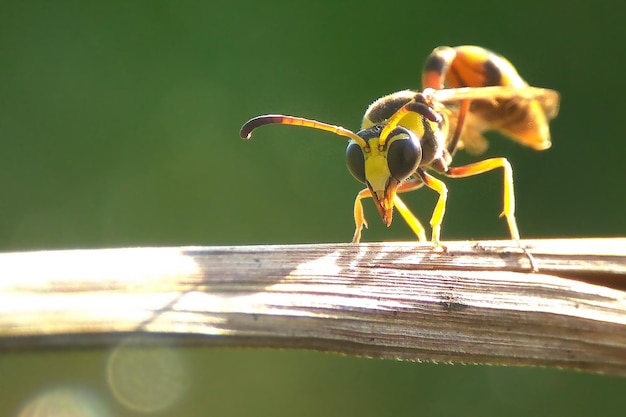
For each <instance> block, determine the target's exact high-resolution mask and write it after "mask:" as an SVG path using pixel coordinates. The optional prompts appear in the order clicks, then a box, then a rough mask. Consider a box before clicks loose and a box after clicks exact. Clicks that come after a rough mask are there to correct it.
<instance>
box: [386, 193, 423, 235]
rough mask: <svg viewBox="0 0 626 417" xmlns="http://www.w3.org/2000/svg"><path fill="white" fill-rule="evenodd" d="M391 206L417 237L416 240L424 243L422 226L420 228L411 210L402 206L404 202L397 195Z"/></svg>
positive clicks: (404, 205) (420, 224)
mask: <svg viewBox="0 0 626 417" xmlns="http://www.w3.org/2000/svg"><path fill="white" fill-rule="evenodd" d="M393 205H394V206H395V208H397V209H398V213H400V215H401V216H402V218H403V219H404V221H405V222H406V224H408V225H409V227H410V228H411V230H413V233H415V235H416V236H417V240H419V241H420V242H425V241H426V231H425V229H424V226H422V223H420V221H419V219H418V218H417V217H415V215H414V214H413V213H412V212H411V210H409V208H408V207H407V206H406V204H404V201H402V200H401V199H400V197H398V195H397V194H396V195H395V196H394V197H393Z"/></svg>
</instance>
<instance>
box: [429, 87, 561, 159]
mask: <svg viewBox="0 0 626 417" xmlns="http://www.w3.org/2000/svg"><path fill="white" fill-rule="evenodd" d="M424 95H425V96H426V97H427V98H429V99H430V100H431V101H432V102H433V104H435V103H441V105H443V107H445V108H446V109H447V110H448V111H449V113H451V114H455V112H457V113H458V107H459V106H455V103H460V102H462V101H465V100H470V101H471V105H470V110H469V113H468V114H467V116H466V118H465V121H464V124H463V133H462V134H461V142H463V144H464V145H465V146H466V147H467V148H468V150H470V148H475V152H473V153H476V152H480V151H481V150H484V149H486V146H485V144H484V143H483V141H484V138H483V137H482V133H483V132H485V131H491V130H493V131H498V132H500V133H502V134H504V135H505V136H508V137H510V138H511V139H513V140H515V141H517V142H519V143H522V144H524V145H526V146H530V147H531V148H533V149H536V150H544V149H548V148H549V147H550V146H551V141H550V129H549V126H548V122H549V121H550V120H551V119H553V118H554V117H556V115H557V114H558V112H559V93H557V92H556V91H554V90H549V89H545V88H537V87H522V88H520V87H510V86H495V87H461V88H446V89H441V90H434V89H426V90H424ZM473 144H475V145H476V146H472V145H473Z"/></svg>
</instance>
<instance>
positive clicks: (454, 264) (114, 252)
mask: <svg viewBox="0 0 626 417" xmlns="http://www.w3.org/2000/svg"><path fill="white" fill-rule="evenodd" d="M523 245H524V247H525V248H526V250H527V252H528V253H525V251H524V250H521V249H520V248H519V247H517V246H515V245H514V244H512V242H510V241H489V242H446V250H445V251H435V250H433V248H432V246H431V245H430V244H420V243H401V242H397V243H371V244H359V245H353V244H325V245H289V246H236V247H179V248H123V249H95V250H66V251H41V252H21V253H5V254H0V349H24V348H28V349H43V348H51V347H64V348H65V347H80V346H103V345H111V344H115V343H118V342H120V341H121V340H123V339H125V338H127V337H130V336H132V337H136V336H138V335H139V336H146V337H153V338H157V340H161V339H173V340H174V341H175V342H177V343H185V344H198V345H202V346H252V347H278V348H302V349H315V350H323V351H332V352H338V353H343V354H349V355H359V356H369V357H381V358H397V359H404V360H427V361H443V362H456V363H490V364H501V365H534V366H550V367H561V368H570V369H579V370H587V371H593V372H606V373H611V374H617V375H626V292H625V290H626V238H613V239H567V240H534V241H533V240H530V241H524V242H523ZM528 254H532V258H533V260H534V264H535V267H536V268H537V270H535V271H533V270H532V267H531V262H530V259H529V255H528Z"/></svg>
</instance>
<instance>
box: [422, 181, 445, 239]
mask: <svg viewBox="0 0 626 417" xmlns="http://www.w3.org/2000/svg"><path fill="white" fill-rule="evenodd" d="M418 172H419V174H420V177H421V179H422V181H424V184H426V186H427V187H428V188H430V189H432V190H435V191H437V192H438V193H439V199H438V200H437V205H436V206H435V209H434V210H433V215H432V217H431V218H430V226H431V227H432V228H433V231H432V241H433V243H434V244H435V246H439V245H440V240H439V239H440V238H441V223H442V222H443V215H444V214H445V212H446V201H447V200H448V188H447V187H446V185H445V184H444V183H443V182H442V181H441V180H438V179H437V178H435V177H432V176H430V175H428V174H427V173H425V172H424V171H422V170H421V169H419V170H418Z"/></svg>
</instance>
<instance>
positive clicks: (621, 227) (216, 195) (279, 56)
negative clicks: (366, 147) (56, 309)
mask: <svg viewBox="0 0 626 417" xmlns="http://www.w3.org/2000/svg"><path fill="white" fill-rule="evenodd" d="M617 4H618V3H617V2H611V1H596V2H587V1H569V2H564V1H562V2H546V1H539V0H526V1H522V2H507V1H502V2H493V1H485V0H474V1H462V0H450V1H448V2H426V1H418V0H410V1H400V2H396V3H390V2H387V3H381V2H379V1H376V2H375V1H358V2H357V1H346V2H336V1H330V0H318V1H310V2H306V1H295V2H294V1H284V0H268V1H265V2H253V1H238V0H234V1H223V2H200V1H178V2H174V1H171V2H165V1H156V0H155V1H149V2H135V1H108V2H81V1H43V0H42V1H39V2H37V1H26V2H17V1H15V2H11V1H3V2H1V3H0V144H1V145H2V152H1V153H0V189H1V190H2V201H1V202H0V250H1V251H16V250H32V249H62V248H97V247H123V246H138V245H150V246H156V245H158V246H165V245H226V244H228V245H231V244H237V245H243V244H261V243H263V244H274V243H318V242H345V241H348V240H350V238H351V236H352V232H353V220H352V204H353V199H354V196H355V194H356V192H357V191H358V190H359V189H360V184H358V183H357V182H356V181H355V180H354V179H353V178H352V177H351V176H350V174H349V173H348V171H347V170H346V168H345V163H344V150H345V144H346V141H345V140H343V139H341V138H339V137H335V136H332V135H329V134H326V133H323V132H316V131H312V130H307V129H298V128H295V127H284V126H277V127H268V128H265V129H263V130H262V131H259V132H258V133H257V134H256V136H255V140H253V141H251V142H245V141H242V140H240V139H239V138H238V131H239V128H240V126H241V124H242V123H243V122H245V121H246V120H247V119H248V118H250V117H252V116H255V115H258V114H263V113H287V114H295V115H302V116H306V117H311V118H316V119H319V120H323V121H327V122H330V123H335V124H341V125H344V126H346V127H349V128H352V129H357V128H358V124H359V122H360V118H361V116H362V113H363V111H364V110H365V108H366V107H367V105H368V104H369V103H370V102H371V101H372V100H374V99H375V98H377V97H379V96H382V95H384V94H387V93H390V92H393V91H396V90H400V89H405V88H419V85H420V82H419V80H420V71H421V66H422V63H423V59H424V58H425V57H426V56H427V55H428V53H430V51H431V50H432V49H433V48H434V47H436V46H439V45H453V46H454V45H460V44H476V45H481V46H484V47H488V48H490V49H492V50H494V51H497V52H499V53H501V54H503V55H504V56H506V57H507V58H509V59H510V60H511V61H512V62H513V63H514V64H515V65H516V67H517V68H518V70H519V71H520V73H521V74H522V76H523V77H524V78H525V79H526V80H527V81H528V82H529V83H531V84H533V85H536V86H542V87H550V88H554V89H556V90H558V91H560V92H561V94H562V106H561V114H560V116H559V117H558V118H557V119H556V120H555V121H554V122H553V123H552V136H553V147H552V148H551V149H550V150H548V151H546V152H542V153H538V152H534V151H532V150H529V149H526V148H523V147H521V146H520V145H517V144H515V143H512V142H509V141H506V140H503V139H501V138H499V137H498V138H494V140H492V141H491V147H490V149H489V151H488V155H505V156H507V157H508V158H509V159H510V161H511V162H512V164H513V167H514V171H515V180H516V195H517V213H518V222H519V226H520V230H521V233H522V236H523V237H527V238H534V237H575V236H617V235H624V232H625V229H626V227H625V226H626V222H625V221H624V213H625V212H626V199H625V197H626V193H625V192H624V188H623V187H624V186H623V183H622V180H623V179H624V170H623V168H621V167H622V166H623V165H622V164H623V154H624V150H625V145H624V143H625V141H624V138H623V137H624V133H623V130H624V113H625V112H626V100H625V99H624V92H625V91H626V88H625V87H626V81H625V80H626V77H624V75H623V69H624V54H623V50H624V41H625V40H626V36H624V29H623V21H624V16H626V13H625V7H626V3H624V4H623V5H621V6H616V5H617ZM470 160H471V158H469V157H466V156H465V155H462V154H459V155H458V158H456V159H455V163H456V164H462V163H464V162H468V161H470ZM446 183H447V184H448V187H449V189H450V196H449V204H448V212H447V215H446V219H445V221H444V227H443V238H444V239H467V238H472V239H482V238H506V237H507V236H508V235H507V229H506V224H505V222H504V220H502V219H498V214H499V213H500V210H501V204H502V202H501V198H502V197H501V194H500V190H501V183H502V177H501V175H500V174H499V173H498V174H495V173H492V174H486V175H483V176H480V177H473V178H468V179H459V180H447V181H446ZM405 201H406V202H407V203H408V204H409V205H410V206H411V207H412V208H413V209H414V211H415V212H416V213H417V214H418V215H419V217H420V218H421V219H422V220H423V221H424V222H425V223H427V220H428V218H429V216H430V213H431V211H432V208H433V206H434V203H435V201H436V195H435V194H434V193H433V192H430V191H428V190H420V191H418V192H415V193H412V194H409V195H407V196H406V200H405ZM365 209H366V215H367V216H368V218H369V219H370V229H369V230H366V231H365V233H364V240H365V241H378V240H405V239H413V236H412V235H411V232H410V231H409V230H408V228H407V227H406V226H405V225H404V223H403V222H402V221H401V220H400V219H397V221H396V222H394V224H393V225H392V227H391V228H389V229H387V228H385V227H384V226H383V225H382V223H381V222H380V221H379V219H378V217H377V213H376V211H375V209H374V207H373V205H372V204H371V202H366V207H365ZM112 308H115V307H114V306H112ZM179 351H180V352H181V353H182V355H181V357H180V359H181V361H183V362H184V363H185V366H186V367H187V369H189V372H188V376H189V378H191V379H190V380H189V381H191V382H190V384H189V388H188V390H187V391H186V394H185V395H184V397H183V398H182V399H181V400H180V401H179V402H178V403H177V404H176V405H175V406H174V407H173V408H170V409H168V410H165V411H162V412H161V414H160V415H186V416H193V415H198V416H200V415H202V416H205V415H217V416H294V415H298V416H386V415H389V416H414V415H419V416H421V415H424V416H449V415H464V416H501V415H508V416H518V415H519V416H526V415H534V416H557V415H567V416H587V415H592V414H593V415H604V416H607V415H623V410H624V409H625V408H626V397H624V394H623V393H624V390H626V380H622V379H618V378H613V377H604V376H596V375H587V374H582V373H574V372H565V371H554V370H545V369H521V368H494V367H479V366H467V367H466V366H449V365H432V364H416V363H402V362H393V361H380V360H365V359H355V358H348V357H340V356H335V355H327V354H320V353H310V352H280V351H254V350H232V351H231V350H208V349H189V350H186V349H180V350H179ZM107 355H108V352H106V351H96V352H59V351H56V352H53V353H44V352H39V353H12V354H6V353H4V354H2V355H1V356H0V388H1V389H0V415H18V413H19V410H20V408H21V407H23V406H24V405H25V404H26V403H28V401H31V400H32V399H33V398H34V397H36V396H37V395H38V394H39V393H41V392H45V391H46V390H49V389H52V388H54V387H66V386H71V387H81V389H86V390H88V391H89V392H90V393H91V394H90V395H93V396H96V397H97V398H98V401H100V402H101V403H103V404H104V408H107V409H109V410H110V413H111V414H110V415H124V416H130V415H134V413H133V412H132V411H130V410H127V409H125V408H124V407H123V406H121V405H119V404H118V403H116V401H115V400H114V399H113V397H112V395H111V393H110V392H109V391H108V389H107V387H106V384H105V381H104V373H105V371H104V366H105V365H104V364H105V360H106V358H107ZM98 415H109V414H106V413H104V414H98Z"/></svg>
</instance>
